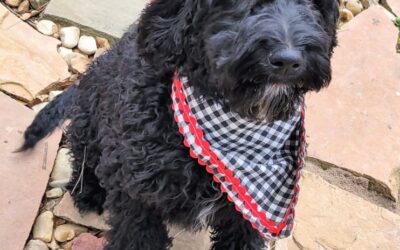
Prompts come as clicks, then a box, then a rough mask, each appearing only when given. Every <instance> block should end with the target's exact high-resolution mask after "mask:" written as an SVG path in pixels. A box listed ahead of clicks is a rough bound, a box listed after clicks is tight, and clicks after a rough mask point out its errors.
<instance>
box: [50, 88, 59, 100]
mask: <svg viewBox="0 0 400 250" xmlns="http://www.w3.org/2000/svg"><path fill="white" fill-rule="evenodd" d="M60 94H62V91H61V90H53V91H50V93H49V101H53V100H54V98H56V97H57V96H58V95H60Z"/></svg>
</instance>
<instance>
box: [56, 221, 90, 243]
mask: <svg viewBox="0 0 400 250" xmlns="http://www.w3.org/2000/svg"><path fill="white" fill-rule="evenodd" d="M87 230H88V229H87V228H85V227H82V226H77V225H74V224H63V225H60V226H58V227H57V228H56V230H54V238H55V239H56V240H57V241H58V242H66V241H69V240H72V239H73V238H75V237H76V236H78V235H80V234H81V233H83V232H87Z"/></svg>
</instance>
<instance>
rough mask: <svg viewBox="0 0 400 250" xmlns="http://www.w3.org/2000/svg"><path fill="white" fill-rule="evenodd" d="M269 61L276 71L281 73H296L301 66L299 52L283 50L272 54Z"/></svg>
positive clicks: (301, 59) (301, 61)
mask: <svg viewBox="0 0 400 250" xmlns="http://www.w3.org/2000/svg"><path fill="white" fill-rule="evenodd" d="M269 61H270V63H271V65H272V67H274V68H275V69H276V70H279V71H280V72H281V73H285V74H291V73H296V72H297V71H298V70H299V69H300V68H301V66H302V64H303V57H302V54H301V52H300V51H299V50H295V49H283V50H279V51H277V52H275V53H273V54H272V55H271V56H270V57H269Z"/></svg>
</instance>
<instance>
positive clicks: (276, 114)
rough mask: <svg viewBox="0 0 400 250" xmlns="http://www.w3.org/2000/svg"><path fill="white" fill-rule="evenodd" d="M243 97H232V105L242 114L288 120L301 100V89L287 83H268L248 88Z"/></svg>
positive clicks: (251, 117)
mask: <svg viewBox="0 0 400 250" xmlns="http://www.w3.org/2000/svg"><path fill="white" fill-rule="evenodd" d="M244 93H245V94H244V95H245V96H243V92H242V93H241V97H236V98H233V99H231V101H230V107H231V109H232V110H233V111H235V112H237V113H238V114H239V115H240V116H242V117H246V118H249V119H251V120H259V121H264V122H271V121H275V120H287V119H288V118H289V117H290V116H291V115H293V114H294V112H295V111H296V108H297V107H298V105H299V103H300V101H301V96H302V95H301V91H300V89H299V88H297V87H292V86H289V85H287V84H281V83H279V84H267V85H264V86H261V87H255V88H253V89H248V90H246V91H245V92H244Z"/></svg>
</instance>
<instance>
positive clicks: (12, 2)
mask: <svg viewBox="0 0 400 250" xmlns="http://www.w3.org/2000/svg"><path fill="white" fill-rule="evenodd" d="M20 3H21V0H6V4H7V5H9V6H11V7H18V5H19V4H20Z"/></svg>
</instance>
